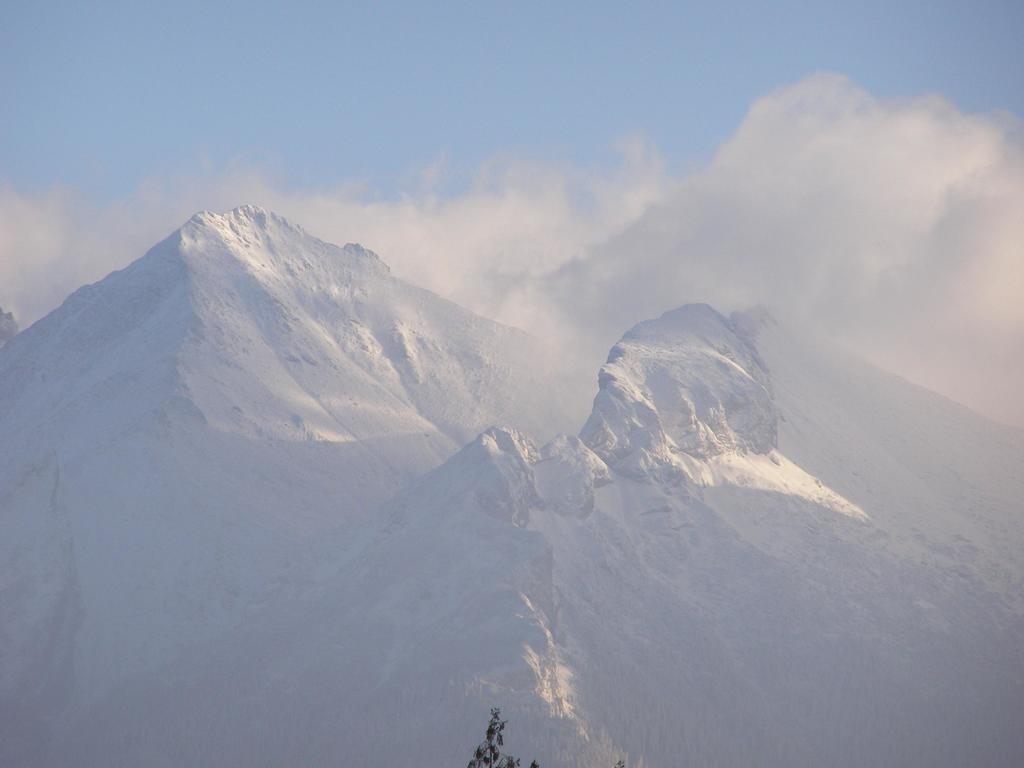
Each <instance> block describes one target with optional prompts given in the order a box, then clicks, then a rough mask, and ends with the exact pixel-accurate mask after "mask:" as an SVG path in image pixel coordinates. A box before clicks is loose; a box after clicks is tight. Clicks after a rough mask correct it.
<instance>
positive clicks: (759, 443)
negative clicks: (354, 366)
mask: <svg viewBox="0 0 1024 768" xmlns="http://www.w3.org/2000/svg"><path fill="white" fill-rule="evenodd" d="M1022 467H1024V439H1022V435H1021V434H1020V433H1019V432H1013V431H1010V430H1006V429H1003V428H1001V427H998V426H996V425H993V424H990V423H988V422H986V421H985V420H983V419H981V418H979V417H977V416H974V415H973V414H971V413H969V412H967V411H966V410H964V409H962V408H960V407H959V406H957V405H955V404H953V403H950V402H948V401H946V400H943V399H942V398H939V397H937V396H935V395H932V394H930V393H927V392H925V391H923V390H921V389H919V388H917V387H914V386H912V385H910V384H908V383H906V382H903V381H901V380H899V379H897V378H895V377H891V376H888V375H886V374H884V373H882V372H879V371H877V370H874V369H872V368H870V367H869V366H867V365H865V364H863V363H861V362H859V361H857V360H855V359H853V358H850V357H847V356H845V355H843V354H842V353H841V352H838V351H836V350H835V349H833V348H830V347H821V346H818V345H816V344H815V343H812V342H809V341H807V340H806V339H802V338H800V336H799V335H796V334H792V333H790V332H787V331H786V330H785V329H782V328H780V327H778V326H777V325H776V324H774V322H773V321H771V319H770V318H768V317H767V316H766V315H764V314H763V313H750V314H745V315H736V316H733V317H732V318H726V317H723V316H722V315H720V314H718V313H717V312H715V311H714V310H712V309H711V308H709V307H706V306H691V307H683V308H680V309H679V310H676V311H674V312H670V313H667V314H666V315H665V316H663V317H662V318H659V319H657V320H653V321H648V322H645V323H641V324H640V325H638V326H637V327H636V328H634V329H633V330H631V331H630V332H629V333H627V334H626V335H625V336H624V337H623V339H622V341H620V342H619V344H617V345H616V346H615V348H613V350H612V352H611V354H610V356H609V362H608V363H607V364H606V365H605V366H604V368H603V369H602V371H601V374H600V392H599V394H598V396H597V398H596V399H595V402H594V408H593V411H592V413H591V416H590V418H589V419H588V420H587V422H586V425H585V426H584V428H583V430H582V431H581V434H580V437H578V438H577V437H568V436H560V437H557V438H556V439H554V440H553V441H551V442H550V443H548V444H547V445H544V446H542V447H538V446H537V445H536V444H535V443H534V442H533V441H531V440H530V439H529V438H528V437H526V436H525V435H524V434H522V433H521V432H518V431H516V430H514V429H510V428H492V429H488V430H486V431H485V432H483V433H482V434H481V435H479V436H478V437H477V438H476V439H475V440H473V441H471V442H470V443H469V444H468V445H467V446H466V447H465V448H463V449H462V450H461V451H459V452H458V453H457V454H456V455H455V456H453V457H452V458H451V459H449V460H448V461H447V462H445V463H444V464H443V465H441V466H440V467H438V468H437V469H435V470H433V471H431V472H429V473H427V474H426V475H425V476H423V477H421V478H419V479H418V480H416V481H414V482H413V483H412V484H411V485H410V486H408V487H407V488H406V489H405V490H404V491H403V492H402V493H400V494H399V495H398V496H397V497H396V498H395V499H394V500H392V501H390V502H387V503H386V504H385V505H384V506H383V507H382V508H381V509H380V511H379V514H377V515H374V516H373V523H372V524H371V525H369V526H367V527H364V528H361V529H360V530H359V531H358V532H356V533H354V534H353V535H352V536H351V537H349V536H342V535H335V536H324V537H321V540H320V544H321V547H320V548H319V549H318V550H317V555H316V557H314V558H312V559H313V560H314V564H313V565H311V566H309V567H307V568H304V569H302V573H303V574H304V575H305V578H306V581H305V582H303V583H301V584H299V583H298V582H296V584H295V585H294V588H293V590H292V592H291V593H289V594H286V595H283V596H279V597H278V598H277V599H276V600H274V601H270V602H268V603H267V604H266V605H265V606H264V607H263V608H262V610H260V611H258V612H254V613H253V614H252V615H251V617H250V618H249V620H247V621H245V622H242V623H240V624H239V626H237V627H236V628H234V629H232V630H230V631H228V632H226V633H225V634H223V635H221V636H219V637H215V638H212V639H210V640H209V641H208V642H205V643H203V644H201V645H197V646H195V647H193V648H192V649H190V650H189V652H188V653H186V654H183V655H182V656H180V657H178V658H177V659H176V660H175V661H173V662H171V663H169V664H167V665H166V666H164V667H162V668H160V669H159V670H157V671H155V672H153V671H140V672H138V673H136V674H133V675H131V676H128V677H127V678H126V679H125V680H124V682H123V683H122V684H121V685H120V686H119V687H118V688H116V689H114V690H112V691H110V692H109V693H108V695H107V696H105V697H104V698H103V699H102V700H100V701H97V702H94V703H93V704H91V705H90V706H86V707H79V708H77V709H76V710H75V711H73V712H72V713H71V715H70V716H68V717H67V718H66V719H65V721H64V723H63V724H62V726H61V728H60V729H59V733H60V736H61V738H60V739H59V740H57V741H55V742H53V743H52V744H51V745H50V747H49V750H48V751H47V752H46V753H45V757H44V758H43V761H44V762H45V763H47V764H54V765H80V764H90V765H99V764H104V765H153V766H162V765H167V766H171V765H179V764H189V765H211V766H212V765H217V766H232V765H238V766H242V765H280V764H304V765H324V764H332V763H337V762H339V761H347V762H349V763H351V764H375V762H377V761H379V760H380V756H381V751H382V749H386V750H387V760H388V761H389V762H390V763H392V764H397V765H412V764H431V765H442V764H459V760H463V761H464V760H465V759H467V757H468V749H469V748H470V747H471V746H472V745H473V744H474V743H475V741H476V739H477V737H478V731H479V727H480V725H481V723H482V720H483V718H484V717H485V715H486V709H487V707H488V706H491V705H496V704H497V705H501V706H503V707H504V708H505V711H506V714H508V715H509V716H510V717H511V718H512V722H513V724H514V725H513V730H512V733H513V741H512V742H511V743H510V745H509V746H510V748H511V749H512V750H513V751H514V752H516V753H517V754H522V755H524V756H528V757H534V756H536V757H538V758H539V759H541V761H542V764H543V765H545V766H584V765H586V766H592V765H611V764H612V763H613V762H614V760H615V759H616V758H617V757H619V756H626V757H628V759H629V761H630V764H631V765H641V764H642V765H645V766H678V765H723V766H730V765H759V766H820V765H834V766H863V765H901V766H917V765H920V766H925V765H928V766H936V765H943V766H962V765H968V764H969V765H987V766H1013V765H1019V764H1020V763H1021V759H1022V757H1024V736H1022V734H1021V731H1020V728H1019V724H1020V723H1019V713H1020V712H1021V711H1022V708H1024V613H1022V606H1021V602H1020V595H1021V592H1022V583H1021V557H1020V555H1019V553H1020V552H1021V546H1022V545H1024V520H1022V515H1024V512H1022V505H1021V502H1022V499H1024V487H1022V481H1024V477H1022V474H1021V471H1022ZM168 723H170V724H171V725H170V727H169V726H168Z"/></svg>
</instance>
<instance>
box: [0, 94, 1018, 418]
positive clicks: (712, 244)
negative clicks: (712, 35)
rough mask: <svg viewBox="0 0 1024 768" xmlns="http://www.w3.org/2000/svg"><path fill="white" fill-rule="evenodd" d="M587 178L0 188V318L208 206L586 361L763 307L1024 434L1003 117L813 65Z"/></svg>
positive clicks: (499, 175) (504, 162)
mask: <svg viewBox="0 0 1024 768" xmlns="http://www.w3.org/2000/svg"><path fill="white" fill-rule="evenodd" d="M622 158H623V159H622V162H621V164H620V165H619V167H617V168H615V169H613V170H611V171H608V172H601V173H598V172H584V171H580V170H577V169H572V168H558V167H549V166H543V165H537V164H533V163H529V162H523V161H521V160H518V159H514V158H511V159H510V158H505V159H501V160H496V161H494V162H492V163H490V164H489V165H487V166H486V167H484V168H482V169H480V171H479V173H478V174H477V177H476V178H475V179H474V180H473V181H472V183H470V184H469V185H468V186H467V187H466V188H465V189H464V190H463V191H462V192H460V193H457V194H454V195H451V194H449V195H442V194H440V193H438V192H437V191H436V190H437V189H438V187H439V185H440V184H442V183H443V181H444V180H445V163H444V159H443V158H442V159H440V160H439V161H438V162H437V163H435V164H432V165H431V166H429V167H428V168H426V169H423V171H422V172H421V173H420V174H418V176H417V177H416V178H415V179H414V180H413V181H412V182H411V184H410V189H411V191H410V192H409V193H408V194H406V195H402V196H399V197H397V198H396V199H387V200H382V199H376V198H374V197H373V196H372V195H371V194H369V193H368V191H367V190H365V189H363V188H360V187H358V186H350V187H343V188H338V189H332V190H321V191H312V192H311V191H304V190H289V189H286V188H284V187H283V186H282V185H280V184H276V183H275V182H274V180H273V178H272V177H269V176H267V175H266V174H263V173H260V172H257V171H252V170H246V169H236V170H233V171H229V172H225V173H221V174H213V175H211V174H198V175H196V176H194V177H183V178H180V179H175V180H167V179H163V180H159V181H154V182H152V183H150V184H148V185H146V186H145V187H144V188H143V189H141V190H139V192H138V193H137V194H136V195H134V196H133V197H132V198H131V199H129V200H126V201H122V202H120V203H117V204H111V205H104V206H95V205H92V204H89V203H87V202H86V201H84V200H83V199H81V198H80V197H79V196H77V195H75V194H74V193H72V192H71V191H68V190H60V189H58V190H53V191H51V192H49V193H47V194H44V195H39V196H35V197H31V196H25V195H19V194H18V193H16V192H15V191H14V190H12V189H9V188H8V189H4V188H0V306H5V307H13V308H14V309H15V311H16V314H18V315H19V318H20V319H21V320H22V321H23V322H22V324H23V325H25V324H26V323H25V322H24V321H31V320H34V319H36V318H38V317H39V316H40V315H41V314H43V313H44V312H46V311H48V310H49V309H51V308H52V307H53V306H55V305H56V304H57V303H58V302H59V300H60V299H61V298H62V297H63V296H64V295H66V294H67V293H68V292H69V291H70V290H72V289H74V288H75V287H77V286H78V285H79V284H81V283H82V282H85V281H90V280H95V279H98V278H100V277H102V276H103V274H105V273H106V272H107V271H109V270H110V269H112V268H116V267H119V266H122V265H124V264H126V263H128V262H129V261H130V260H131V259H133V258H135V257H137V256H138V255H140V254H141V253H142V252H143V251H144V250H145V248H146V247H148V246H149V245H151V244H152V243H154V242H156V241H157V240H159V239H160V238H162V237H163V236H165V235H166V234H167V233H168V232H170V231H171V230H172V229H173V228H174V227H176V226H178V225H179V224H180V223H181V222H182V221H183V220H184V219H185V218H187V217H188V216H189V215H190V214H191V213H192V212H194V211H195V210H198V209H203V208H206V209H214V210H219V209H226V208H230V207H233V206H235V205H238V204H240V203H245V202H254V203H258V204H261V205H264V206H266V207H268V208H272V209H274V210H277V211H279V212H280V213H282V214H284V215H285V216H288V217H289V218H291V219H293V220H294V221H296V222H297V223H299V224H301V225H303V226H304V227H305V228H306V229H308V230H309V231H311V232H313V233H314V234H317V235H319V236H321V237H323V238H324V239H328V240H332V241H335V242H347V241H357V242H361V243H363V244H364V245H366V246H368V247H370V248H373V249H374V250H376V251H378V252H379V253H380V254H381V256H382V257H383V258H384V259H385V260H386V261H388V262H389V263H390V264H391V265H392V268H393V269H394V270H395V272H396V273H397V274H399V275H402V276H404V277H406V278H408V279H410V280H412V281H414V282H416V283H419V284H421V285H424V286H426V287H429V288H431V289H433V290H435V291H437V292H438V293H441V294H442V295H445V296H447V297H449V298H452V299H453V300H455V301H458V302H459V303H461V304H464V305H466V306H468V307H470V308H472V309H474V310H475V311H477V312H480V313H482V314H486V315H489V316H492V317H495V318H497V319H500V320H503V321H506V322H511V323H513V324H517V325H520V326H522V327H526V328H528V329H530V330H533V331H535V332H541V333H544V334H548V335H551V336H553V337H556V338H559V339H562V340H563V341H564V340H571V342H572V344H573V348H582V349H586V350H589V352H590V354H591V355H592V356H593V357H592V364H593V365H596V364H597V363H598V362H600V360H599V359H597V358H600V356H601V355H603V352H604V351H605V349H606V347H607V346H608V345H609V344H610V343H611V342H613V341H614V340H615V338H617V337H618V335H620V334H621V333H622V331H624V330H625V329H626V328H627V327H628V326H630V325H631V324H633V323H634V322H636V321H637V320H640V319H643V318H645V317H650V316H653V315H656V314H658V313H659V312H661V311H663V310H665V309H668V308H670V307H673V306H676V305H678V304H681V303H684V302H686V301H708V302H710V303H713V304H716V305H718V306H720V307H721V308H723V309H730V308H734V307H738V306H744V305H748V304H752V303H765V304H768V305H769V306H772V307H773V308H775V309H776V311H777V312H779V313H780V314H783V315H785V316H787V317H789V318H791V319H794V320H796V321H798V322H802V323H806V322H813V323H814V324H815V326H817V327H819V328H822V329H823V330H825V331H826V332H829V333H831V334H833V335H836V336H838V337H840V338H842V339H844V340H846V341H848V342H849V343H850V344H852V345H853V346H855V347H856V348H857V349H859V350H861V351H862V352H863V353H865V354H866V355H868V356H869V357H871V358H873V359H874V360H876V361H877V362H879V363H880V364H882V365H884V366H886V367H889V368H891V369H893V370H896V371H897V372H899V373H902V374H904V375H906V376H908V377H910V378H912V379H915V380H918V381H921V382H922V383H924V384H926V385H928V386H931V387H932V388H934V389H937V390H939V391H942V392H944V393H946V394H948V395H950V396H952V397H954V398H956V399H959V400H961V401H963V402H966V403H968V404H969V405H972V406H974V407H975V408H977V409H979V410H981V411H983V412H986V413H988V414H990V415H993V416H995V417H997V418H1002V419H1004V420H1008V421H1013V422H1015V423H1018V424H1024V398H1020V397H1019V396H1018V394H1017V393H1018V392H1020V391H1024V301H1022V300H1021V299H1020V297H1021V296H1024V216H1022V214H1021V211H1024V142H1022V139H1021V130H1020V125H1019V123H1018V122H1016V121H1015V120H1014V119H1012V118H1010V117H1008V116H977V115H966V114H963V113H961V112H959V111H958V110H957V109H955V108H954V107H953V106H951V105H950V104H948V103H946V102H944V101H943V100H941V99H938V98H922V99H915V100H908V101H898V102H884V101H879V100H877V99H875V98H873V97H871V96H870V95H869V94H867V93H865V92H864V91H862V90H860V89H859V88H857V87H856V86H855V85H853V84H852V83H850V82H849V81H848V80H846V79H844V78H842V77H839V76H834V75H818V76H814V77H811V78H808V79H806V80H804V81H801V82H799V83H797V84H795V85H793V86H791V87H788V88H784V89H781V90H779V91H777V92H774V93H771V94H768V95H767V96H765V97H764V98H762V99H760V100H759V101H757V102H756V103H755V104H754V105H753V106H752V107H751V109H750V111H749V113H748V114H747V116H746V117H745V119H744V120H743V122H742V124H741V125H740V127H739V128H738V130H737V131H736V133H735V135H734V136H733V137H731V138H730V139H729V140H728V141H727V142H726V143H725V144H724V145H723V146H722V147H721V148H720V150H719V152H718V153H717V155H716V156H715V158H714V159H713V160H712V161H711V162H710V163H709V164H708V165H707V166H706V167H704V168H702V169H700V170H699V171H697V172H695V173H690V174H685V175H682V176H677V177H672V176H670V175H669V174H668V173H667V172H666V170H665V167H664V165H663V163H662V162H661V161H660V159H659V158H658V156H657V154H656V153H655V152H654V151H653V150H652V149H651V148H650V147H649V146H647V145H645V144H644V143H643V142H642V141H639V140H635V139H634V140H632V141H629V142H625V143H624V144H623V147H622Z"/></svg>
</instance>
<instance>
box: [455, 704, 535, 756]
mask: <svg viewBox="0 0 1024 768" xmlns="http://www.w3.org/2000/svg"><path fill="white" fill-rule="evenodd" d="M506 724H507V721H506V720H502V719H501V710H500V709H498V708H497V707H494V708H493V709H491V720H490V722H488V723H487V734H486V736H484V740H483V742H481V744H480V746H479V747H477V748H476V750H475V751H474V752H473V759H472V760H470V761H469V765H468V766H466V768H519V758H518V757H513V756H512V755H503V754H501V748H502V747H503V746H505V735H504V734H505V725H506ZM530 768H540V765H539V764H538V763H537V761H536V760H534V761H533V762H531V763H530Z"/></svg>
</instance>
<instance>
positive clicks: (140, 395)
mask: <svg viewBox="0 0 1024 768" xmlns="http://www.w3.org/2000/svg"><path fill="white" fill-rule="evenodd" d="M547 355H548V353H547V352H546V350H545V349H544V347H543V346H542V345H541V344H540V343H539V342H537V341H536V340H534V339H532V338H530V337H529V336H527V335H526V334H523V333H521V332H519V331H515V330H513V329H509V328H504V327H502V326H499V325H497V324H495V323H492V322H490V321H487V320H484V319H482V318H479V317H476V316H474V315H472V314H471V313H469V312H467V311H465V310H463V309H461V308H459V307H457V306H455V305H453V304H451V303H450V302H447V301H444V300H442V299H440V298H438V297H437V296H435V295H433V294H430V293H429V292H426V291H423V290H420V289H418V288H415V287H413V286H410V285H407V284H405V283H403V282H402V281H400V280H398V279H396V278H394V277H393V276H391V275H390V273H389V270H388V268H387V266H386V265H385V264H383V263H382V262H381V260H380V259H379V258H377V257H376V256H375V255H374V254H372V253H371V252H369V251H367V250H365V249H363V248H361V247H359V246H355V245H348V246H345V247H344V248H339V247H336V246H333V245H329V244H327V243H323V242H321V241H319V240H317V239H316V238H313V237H311V236H310V235H308V234H306V233H305V232H303V231H302V230H301V229H299V228H298V227H295V226H293V225H291V224H289V223H288V222H286V221H285V220H283V219H281V218H279V217H277V216H275V215H273V214H270V213H267V212H265V211H262V210H260V209H257V208H252V207H244V208H239V209H237V210H235V211H232V212H231V213H228V214H224V215H217V214H209V213H204V214H198V215H197V216H195V217H193V218H192V219H191V220H190V221H189V222H188V223H187V224H186V225H185V226H184V227H182V228H181V229H180V230H179V231H177V232H175V233H174V234H172V235H171V236H170V237H169V238H167V239H166V240H165V241H163V242H162V243H160V244H159V245H157V246H156V247H155V248H153V249H152V250H151V251H150V252H149V253H147V254H146V255H145V256H144V257H143V258H142V259H140V260H139V261H137V262H135V263H134V264H132V265H131V266H129V267H128V268H127V269H125V270H122V271H120V272H116V273H114V274H112V275H110V276H109V277H107V278H106V279H105V280H103V281H101V282H99V283H97V284H95V285H91V286H87V287H84V288H82V289H81V290H79V291H77V292H76V293H75V294H73V295H72V296H71V297H69V298H68V300H67V301H66V302H65V303H64V304H63V305H62V306H61V307H60V308H59V309H58V310H56V311H55V312H53V313H52V314H50V315H49V316H47V317H46V318H44V319H42V320H40V321H39V322H37V323H36V324H34V325H33V326H32V327H30V328H28V329H26V330H25V331H24V332H23V333H21V334H19V335H18V336H16V337H14V338H13V339H12V340H11V341H10V342H9V343H8V344H6V345H5V346H4V347H3V349H2V351H0V434H2V435H3V438H2V440H0V528H2V531H3V535H2V536H0V638H2V653H0V723H3V725H2V726H0V744H3V746H2V747H0V762H3V763H4V764H19V763H18V762H16V758H17V760H23V761H24V764H33V759H32V758H31V755H32V754H33V750H34V749H36V748H37V747H38V745H39V744H40V743H45V742H46V741H47V740H48V737H47V735H46V734H47V733H48V729H50V728H51V727H52V726H53V724H54V722H55V720H54V718H55V716H56V714H57V713H59V712H63V711H75V708H76V707H81V708H87V707H88V706H90V703H89V702H92V701H94V700H95V699H97V698H99V697H102V696H103V695H104V694H105V692H107V691H108V690H109V689H110V688H111V686H113V685H116V684H117V682H118V681H119V680H123V679H129V678H131V677H132V676H133V675H139V674H142V673H143V672H144V671H145V670H151V669H155V668H158V667H159V666H160V665H162V664H165V663H168V662H169V661H171V660H172V659H174V658H177V657H178V656H179V655H181V654H182V653H184V652H186V651H187V649H189V648H191V647H194V646H199V645H202V644H204V643H206V642H209V641H211V640H212V639H213V638H216V637H220V636H222V635H223V633H225V632H227V631H229V630H230V629H231V628H232V627H235V626H238V625H239V624H240V623H242V622H244V621H245V620H247V618H248V617H251V616H252V615H254V614H256V613H258V612H260V611H261V610H263V609H264V607H265V606H266V605H267V604H268V603H270V602H273V601H274V600H277V599H279V598H280V599H288V598H289V597H290V596H293V595H295V594H297V593H299V592H300V591H301V590H303V589H305V588H306V586H307V585H308V584H309V583H310V582H311V581H313V580H314V576H315V574H316V573H317V572H318V568H320V567H321V564H322V562H323V559H324V558H326V559H327V561H330V559H331V558H333V557H335V556H337V555H338V551H339V548H341V549H344V548H345V547H346V546H348V542H349V541H350V540H352V539H353V537H354V533H353V532H354V531H355V529H356V528H358V527H359V526H361V525H363V524H364V523H365V521H366V518H367V515H368V514H370V510H371V509H372V508H373V507H374V506H375V505H377V504H379V503H381V502H383V501H384V500H386V499H388V498H389V497H391V496H392V495H393V494H394V492H395V491H396V490H397V489H398V488H399V487H401V486H402V485H403V484H404V483H406V482H407V481H409V480H410V479H411V478H413V477H415V476H417V475H419V474H421V473H422V472H424V471H426V470H429V469H431V468H432V467H435V466H437V465H438V464H439V463H441V462H442V461H443V460H444V459H445V458H447V457H448V456H450V455H451V454H452V453H453V452H454V451H455V450H457V449H458V447H459V446H461V445H463V444H464V443H465V442H466V441H467V440H469V439H470V438H471V437H472V436H473V435H475V434H477V433H478V432H479V431H480V430H481V429H483V428H484V427H485V426H487V425H488V424H490V423H493V422H496V421H497V422H511V423H515V424H517V425H518V426H519V427H520V428H522V429H525V430H528V431H530V432H532V433H534V434H544V433H547V434H551V433H552V432H553V431H555V430H557V429H558V428H559V426H560V425H561V424H563V423H564V419H565V414H566V413H567V412H570V410H571V409H568V408H566V407H565V406H564V404H563V403H561V402H559V400H558V392H559V391H560V389H559V387H560V383H559V382H558V381H556V380H555V379H554V378H553V376H551V375H549V374H548V373H546V371H549V370H555V368H556V367H555V366H554V365H552V364H551V360H550V359H549V357H547ZM553 395H554V396H553ZM328 541H330V542H331V544H330V545H328V544H327V543H326V542H328ZM329 546H330V549H329V548H328V547H329ZM69 708H70V710H69ZM101 762H102V761H101Z"/></svg>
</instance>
